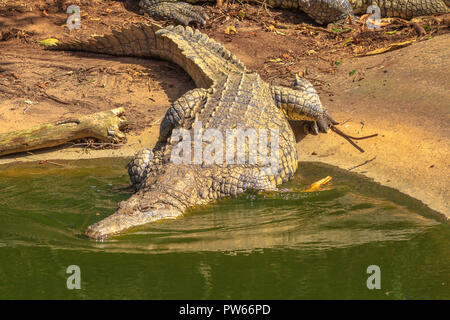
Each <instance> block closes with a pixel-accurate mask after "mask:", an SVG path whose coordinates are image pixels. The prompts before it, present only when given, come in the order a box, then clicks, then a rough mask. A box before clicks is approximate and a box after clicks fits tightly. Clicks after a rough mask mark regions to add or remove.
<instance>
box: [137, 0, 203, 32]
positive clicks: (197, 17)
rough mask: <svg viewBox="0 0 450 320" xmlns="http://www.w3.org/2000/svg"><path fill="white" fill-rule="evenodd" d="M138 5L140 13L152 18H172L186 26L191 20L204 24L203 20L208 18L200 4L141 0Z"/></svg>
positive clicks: (170, 0)
mask: <svg viewBox="0 0 450 320" xmlns="http://www.w3.org/2000/svg"><path fill="white" fill-rule="evenodd" d="M139 6H140V7H141V11H142V13H147V14H148V15H149V16H151V17H153V18H156V19H173V20H176V21H178V22H179V23H181V24H184V25H186V26H187V25H188V24H189V23H190V22H191V21H194V22H198V23H201V24H205V23H206V21H205V20H206V19H208V16H207V15H206V13H204V12H203V11H202V8H201V7H200V6H193V5H191V4H189V3H186V2H179V1H177V0H141V1H140V2H139Z"/></svg>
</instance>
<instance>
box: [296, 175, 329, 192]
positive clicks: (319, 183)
mask: <svg viewBox="0 0 450 320" xmlns="http://www.w3.org/2000/svg"><path fill="white" fill-rule="evenodd" d="M330 180H331V177H330V176H326V177H325V178H323V179H320V180H318V181H316V182H314V183H313V184H311V186H310V187H309V188H308V189H306V190H302V192H314V191H317V190H319V189H320V187H322V186H323V185H325V184H327V183H328V182H330Z"/></svg>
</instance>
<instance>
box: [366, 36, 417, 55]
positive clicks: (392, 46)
mask: <svg viewBox="0 0 450 320" xmlns="http://www.w3.org/2000/svg"><path fill="white" fill-rule="evenodd" d="M415 41H416V40H415V39H414V40H408V41H403V42H398V43H392V44H390V45H388V46H387V47H383V48H380V49H375V50H373V51H370V52H367V53H364V54H362V55H361V56H371V55H375V54H380V53H385V52H388V51H392V50H396V49H400V48H403V47H406V46H409V45H410V44H412V43H413V42H415Z"/></svg>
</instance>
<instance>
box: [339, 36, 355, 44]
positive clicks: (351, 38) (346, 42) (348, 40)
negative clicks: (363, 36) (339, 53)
mask: <svg viewBox="0 0 450 320" xmlns="http://www.w3.org/2000/svg"><path fill="white" fill-rule="evenodd" d="M352 41H353V37H350V38H348V39H347V40H345V41H344V43H343V44H342V46H346V45H347V44H349V43H350V42H352Z"/></svg>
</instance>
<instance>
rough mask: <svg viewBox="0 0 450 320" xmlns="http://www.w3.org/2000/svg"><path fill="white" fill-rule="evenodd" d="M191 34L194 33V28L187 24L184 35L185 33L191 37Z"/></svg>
mask: <svg viewBox="0 0 450 320" xmlns="http://www.w3.org/2000/svg"><path fill="white" fill-rule="evenodd" d="M193 34H194V30H192V28H191V27H189V26H187V27H186V35H187V36H188V37H192V35H193Z"/></svg>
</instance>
